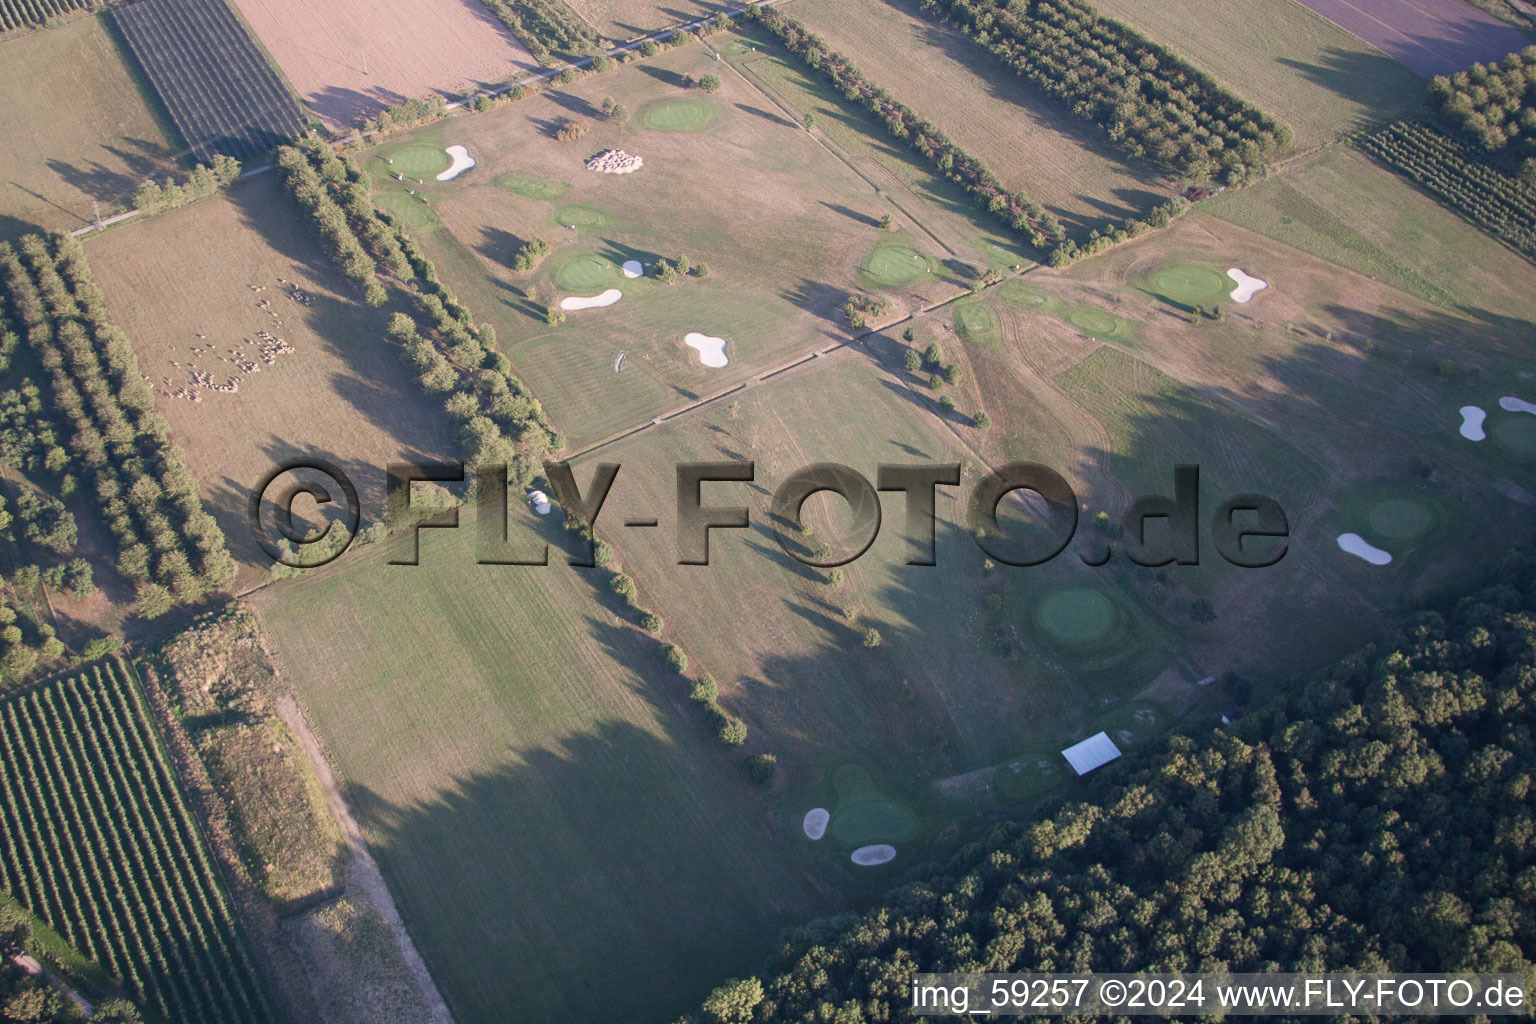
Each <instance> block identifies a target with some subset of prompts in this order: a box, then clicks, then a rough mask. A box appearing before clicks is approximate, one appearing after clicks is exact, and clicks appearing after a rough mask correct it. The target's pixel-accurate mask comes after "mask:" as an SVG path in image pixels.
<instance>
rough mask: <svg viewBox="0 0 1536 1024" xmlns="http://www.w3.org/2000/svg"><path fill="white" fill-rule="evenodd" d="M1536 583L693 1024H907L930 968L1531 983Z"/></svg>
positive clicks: (1524, 566)
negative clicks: (1435, 975) (1466, 977)
mask: <svg viewBox="0 0 1536 1024" xmlns="http://www.w3.org/2000/svg"><path fill="white" fill-rule="evenodd" d="M1533 567H1536V566H1533V560H1532V558H1531V557H1530V555H1529V554H1526V555H1523V556H1520V557H1518V558H1512V559H1510V561H1509V563H1508V564H1507V565H1506V566H1505V567H1504V569H1503V570H1502V571H1501V575H1500V576H1499V577H1498V578H1497V579H1496V580H1495V581H1494V583H1493V585H1491V586H1488V587H1486V588H1485V589H1482V590H1478V591H1474V592H1472V593H1470V594H1468V595H1467V596H1465V597H1463V598H1461V599H1460V600H1458V601H1456V602H1455V604H1454V606H1450V607H1446V608H1444V609H1443V610H1441V611H1429V612H1424V613H1421V614H1419V615H1417V616H1415V617H1413V618H1411V619H1410V620H1409V621H1408V622H1407V624H1406V625H1405V627H1404V628H1403V629H1402V630H1401V631H1400V632H1398V633H1396V634H1393V635H1390V636H1388V637H1385V638H1383V639H1381V640H1379V641H1378V642H1376V643H1373V644H1371V645H1369V646H1367V647H1365V648H1364V649H1362V650H1360V651H1359V652H1357V653H1355V654H1353V655H1351V656H1350V657H1347V658H1345V659H1343V660H1342V661H1340V662H1339V663H1338V664H1336V665H1335V666H1333V667H1332V668H1330V669H1328V670H1325V671H1323V672H1321V673H1319V674H1318V675H1316V676H1315V677H1313V678H1312V679H1310V680H1309V681H1306V682H1304V683H1303V684H1302V685H1298V686H1296V687H1294V688H1292V689H1291V690H1289V691H1288V692H1286V693H1284V694H1283V695H1280V696H1278V697H1277V698H1276V699H1274V700H1273V701H1272V702H1270V703H1269V704H1267V705H1266V706H1264V707H1262V708H1261V709H1259V710H1257V711H1255V712H1253V713H1251V714H1249V715H1248V716H1246V717H1244V718H1243V719H1241V720H1239V721H1238V722H1237V723H1236V724H1234V725H1232V726H1230V727H1226V728H1222V729H1218V730H1215V731H1213V732H1211V733H1207V734H1204V735H1200V736H1191V735H1175V736H1171V737H1169V738H1167V739H1166V740H1164V741H1163V742H1162V743H1161V745H1160V749H1158V750H1156V751H1155V752H1152V753H1147V754H1141V755H1138V754H1135V753H1132V754H1129V755H1127V756H1126V757H1125V758H1122V759H1121V760H1120V761H1119V762H1117V763H1116V764H1114V765H1111V766H1108V767H1106V768H1103V769H1100V770H1099V772H1098V773H1096V774H1095V775H1094V776H1092V777H1091V778H1089V779H1086V780H1082V781H1074V782H1072V783H1071V786H1070V789H1071V792H1072V796H1071V798H1057V799H1056V800H1055V801H1054V802H1053V803H1050V804H1048V805H1047V806H1046V807H1045V808H1044V812H1043V813H1042V814H1040V816H1039V817H1037V818H1036V819H1034V820H1018V821H1010V822H1007V823H1005V824H1002V825H999V826H997V827H996V828H994V829H993V831H992V832H991V833H990V834H989V835H988V836H987V837H986V838H985V839H984V840H982V841H979V842H975V843H972V844H970V845H968V846H966V847H963V848H962V849H961V850H960V851H959V852H958V853H957V854H956V855H955V856H954V857H953V858H952V859H951V860H949V861H948V862H947V863H946V864H944V865H943V866H942V867H941V868H939V869H938V870H936V871H933V872H932V873H930V874H928V875H925V876H924V877H922V878H921V880H919V881H915V882H912V883H911V884H908V885H906V886H904V887H902V888H899V889H897V890H895V891H894V892H892V893H890V894H889V895H888V896H887V897H886V898H885V899H884V901H883V902H882V903H881V904H880V905H879V906H877V907H876V908H874V909H872V910H869V911H868V912H866V913H863V914H859V915H845V916H843V917H840V918H834V919H831V920H824V921H821V922H818V923H816V924H813V925H811V926H808V927H805V928H802V929H799V930H798V931H797V932H795V933H793V934H791V935H790V936H789V937H788V938H787V939H786V941H784V943H783V945H782V947H781V948H780V950H779V952H778V953H777V955H776V956H775V957H774V959H773V961H772V963H771V965H770V968H769V970H768V971H767V972H766V973H765V974H764V976H763V977H762V978H748V979H740V980H734V981H731V982H728V983H726V984H724V985H722V986H720V987H719V988H718V989H716V990H715V992H714V993H713V994H712V995H711V996H710V997H709V999H708V1000H706V1001H705V1003H704V1004H703V1006H702V1008H701V1010H700V1011H699V1012H698V1013H697V1014H695V1015H693V1016H691V1017H689V1018H687V1020H689V1021H692V1022H707V1024H722V1022H747V1021H752V1022H775V1021H786V1022H787V1021H796V1022H805V1021H820V1022H834V1021H835V1022H838V1024H864V1022H884V1021H897V1020H915V1019H917V1018H914V1017H913V1016H912V1014H911V1011H910V1004H911V993H910V988H909V979H910V977H911V975H912V974H913V973H914V972H919V971H1000V972H1028V971H1064V972H1088V971H1124V972H1131V971H1170V972H1174V971H1233V972H1269V971H1342V970H1359V971H1402V972H1416V971H1453V972H1459V971H1467V972H1471V971H1485V972H1514V973H1523V974H1526V975H1527V976H1529V975H1530V972H1531V971H1532V969H1533V959H1536V899H1533V898H1532V888H1531V887H1532V884H1533V880H1536V817H1533V813H1532V800H1531V798H1532V793H1533V790H1532V785H1533V782H1532V780H1533V778H1536V586H1533V583H1532V581H1533V580H1536V573H1533V571H1532V569H1533Z"/></svg>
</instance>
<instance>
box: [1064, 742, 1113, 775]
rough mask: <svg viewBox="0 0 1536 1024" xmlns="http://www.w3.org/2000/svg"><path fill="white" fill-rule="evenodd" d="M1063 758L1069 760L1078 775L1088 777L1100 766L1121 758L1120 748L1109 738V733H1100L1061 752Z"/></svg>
mask: <svg viewBox="0 0 1536 1024" xmlns="http://www.w3.org/2000/svg"><path fill="white" fill-rule="evenodd" d="M1061 756H1062V757H1064V758H1066V759H1067V763H1068V764H1070V765H1071V766H1072V770H1073V771H1075V772H1077V774H1079V775H1087V774H1088V773H1089V772H1091V771H1093V770H1094V769H1095V768H1097V767H1099V766H1100V765H1105V764H1108V763H1109V762H1111V761H1113V760H1114V759H1115V758H1117V757H1119V756H1120V748H1119V747H1117V746H1115V741H1114V740H1112V739H1110V738H1109V734H1108V733H1102V732H1099V733H1094V734H1093V735H1092V736H1089V737H1088V738H1087V739H1085V740H1083V742H1081V743H1074V744H1072V745H1071V746H1070V747H1068V748H1067V749H1066V750H1063V751H1062V752H1061Z"/></svg>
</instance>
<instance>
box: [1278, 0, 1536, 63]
mask: <svg viewBox="0 0 1536 1024" xmlns="http://www.w3.org/2000/svg"><path fill="white" fill-rule="evenodd" d="M1300 2H1301V3H1302V4H1304V5H1306V6H1307V7H1309V8H1311V9H1312V10H1314V11H1316V12H1317V13H1318V14H1320V15H1322V16H1323V17H1324V18H1327V19H1328V20H1329V21H1331V22H1333V23H1334V24H1335V25H1338V26H1340V27H1341V28H1343V29H1345V30H1346V31H1348V32H1350V33H1352V34H1354V35H1356V36H1358V37H1359V38H1361V39H1363V40H1365V41H1366V42H1367V43H1370V44H1371V45H1372V46H1374V47H1376V48H1377V49H1378V50H1381V51H1382V52H1383V53H1386V54H1388V55H1389V56H1391V57H1392V58H1394V59H1395V60H1398V61H1401V62H1402V63H1403V64H1406V65H1407V66H1408V67H1410V68H1412V69H1413V70H1415V71H1417V72H1418V73H1419V74H1421V75H1425V76H1434V75H1448V74H1451V73H1452V72H1455V71H1460V70H1461V69H1462V68H1464V67H1466V66H1467V65H1468V64H1471V63H1473V62H1474V61H1489V60H1493V61H1496V60H1498V59H1499V58H1500V57H1503V56H1504V55H1505V54H1507V53H1513V52H1515V51H1516V50H1519V49H1522V48H1524V47H1526V46H1529V45H1530V42H1531V41H1530V39H1529V38H1527V37H1526V36H1525V34H1524V33H1522V32H1519V31H1518V30H1516V29H1514V28H1512V27H1511V26H1509V25H1506V24H1505V23H1504V22H1502V21H1499V20H1498V19H1497V18H1495V17H1493V16H1492V15H1491V14H1487V13H1485V12H1483V11H1480V10H1478V9H1477V8H1475V7H1473V6H1472V5H1471V4H1465V3H1448V2H1447V0H1300Z"/></svg>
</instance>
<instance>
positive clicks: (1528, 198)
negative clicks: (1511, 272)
mask: <svg viewBox="0 0 1536 1024" xmlns="http://www.w3.org/2000/svg"><path fill="white" fill-rule="evenodd" d="M1360 146H1361V148H1362V149H1364V150H1365V151H1366V152H1367V153H1369V154H1371V155H1372V156H1374V157H1376V158H1377V159H1378V160H1381V161H1382V162H1383V163H1385V164H1387V165H1388V166H1390V167H1392V168H1393V169H1395V170H1397V171H1398V172H1399V173H1401V174H1403V175H1405V176H1407V177H1408V178H1411V179H1412V180H1413V181H1415V182H1417V183H1418V184H1419V185H1420V186H1421V187H1423V188H1424V189H1425V190H1426V191H1428V192H1430V193H1432V194H1433V195H1435V196H1436V197H1437V198H1439V199H1440V201H1441V202H1443V203H1445V204H1446V205H1447V206H1449V207H1451V209H1453V210H1455V211H1457V212H1458V213H1460V214H1461V215H1462V216H1463V217H1465V218H1467V219H1468V220H1469V221H1471V222H1472V223H1474V224H1476V225H1477V226H1478V227H1480V228H1482V229H1483V230H1484V231H1487V232H1488V233H1489V234H1491V235H1493V236H1494V237H1496V238H1500V239H1502V240H1503V241H1504V242H1506V243H1508V244H1509V245H1510V246H1511V247H1512V248H1514V249H1516V250H1518V251H1519V252H1521V253H1523V254H1524V255H1525V256H1526V257H1528V258H1530V259H1533V260H1536V186H1533V185H1529V184H1526V183H1524V182H1522V181H1520V180H1519V179H1517V178H1515V177H1514V176H1513V175H1510V174H1507V173H1505V172H1504V171H1502V170H1500V169H1499V168H1497V167H1495V166H1493V165H1492V164H1491V163H1489V162H1488V161H1487V160H1485V159H1484V158H1483V155H1482V153H1481V152H1480V151H1479V150H1477V149H1475V148H1474V144H1473V143H1470V142H1466V141H1463V140H1461V139H1458V138H1454V137H1452V136H1449V135H1446V134H1445V133H1443V132H1441V131H1440V130H1438V129H1437V128H1435V127H1433V126H1431V125H1428V124H1425V123H1423V122H1421V121H1399V122H1396V123H1394V124H1389V125H1387V126H1385V127H1383V128H1380V129H1377V130H1376V131H1374V132H1371V133H1370V134H1367V135H1364V136H1362V137H1361V138H1360Z"/></svg>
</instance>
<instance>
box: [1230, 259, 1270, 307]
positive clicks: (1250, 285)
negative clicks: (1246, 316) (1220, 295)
mask: <svg viewBox="0 0 1536 1024" xmlns="http://www.w3.org/2000/svg"><path fill="white" fill-rule="evenodd" d="M1227 276H1228V277H1230V278H1231V279H1232V280H1234V281H1236V282H1237V287H1236V288H1233V289H1232V301H1233V302H1247V301H1248V300H1249V299H1251V298H1253V296H1254V293H1255V292H1261V291H1263V290H1264V289H1265V288H1268V287H1269V282H1268V281H1260V280H1259V279H1258V278H1256V277H1249V276H1248V275H1247V274H1245V273H1243V272H1242V271H1241V270H1239V269H1237V268H1236V267H1233V268H1232V269H1231V270H1229V271H1227Z"/></svg>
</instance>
